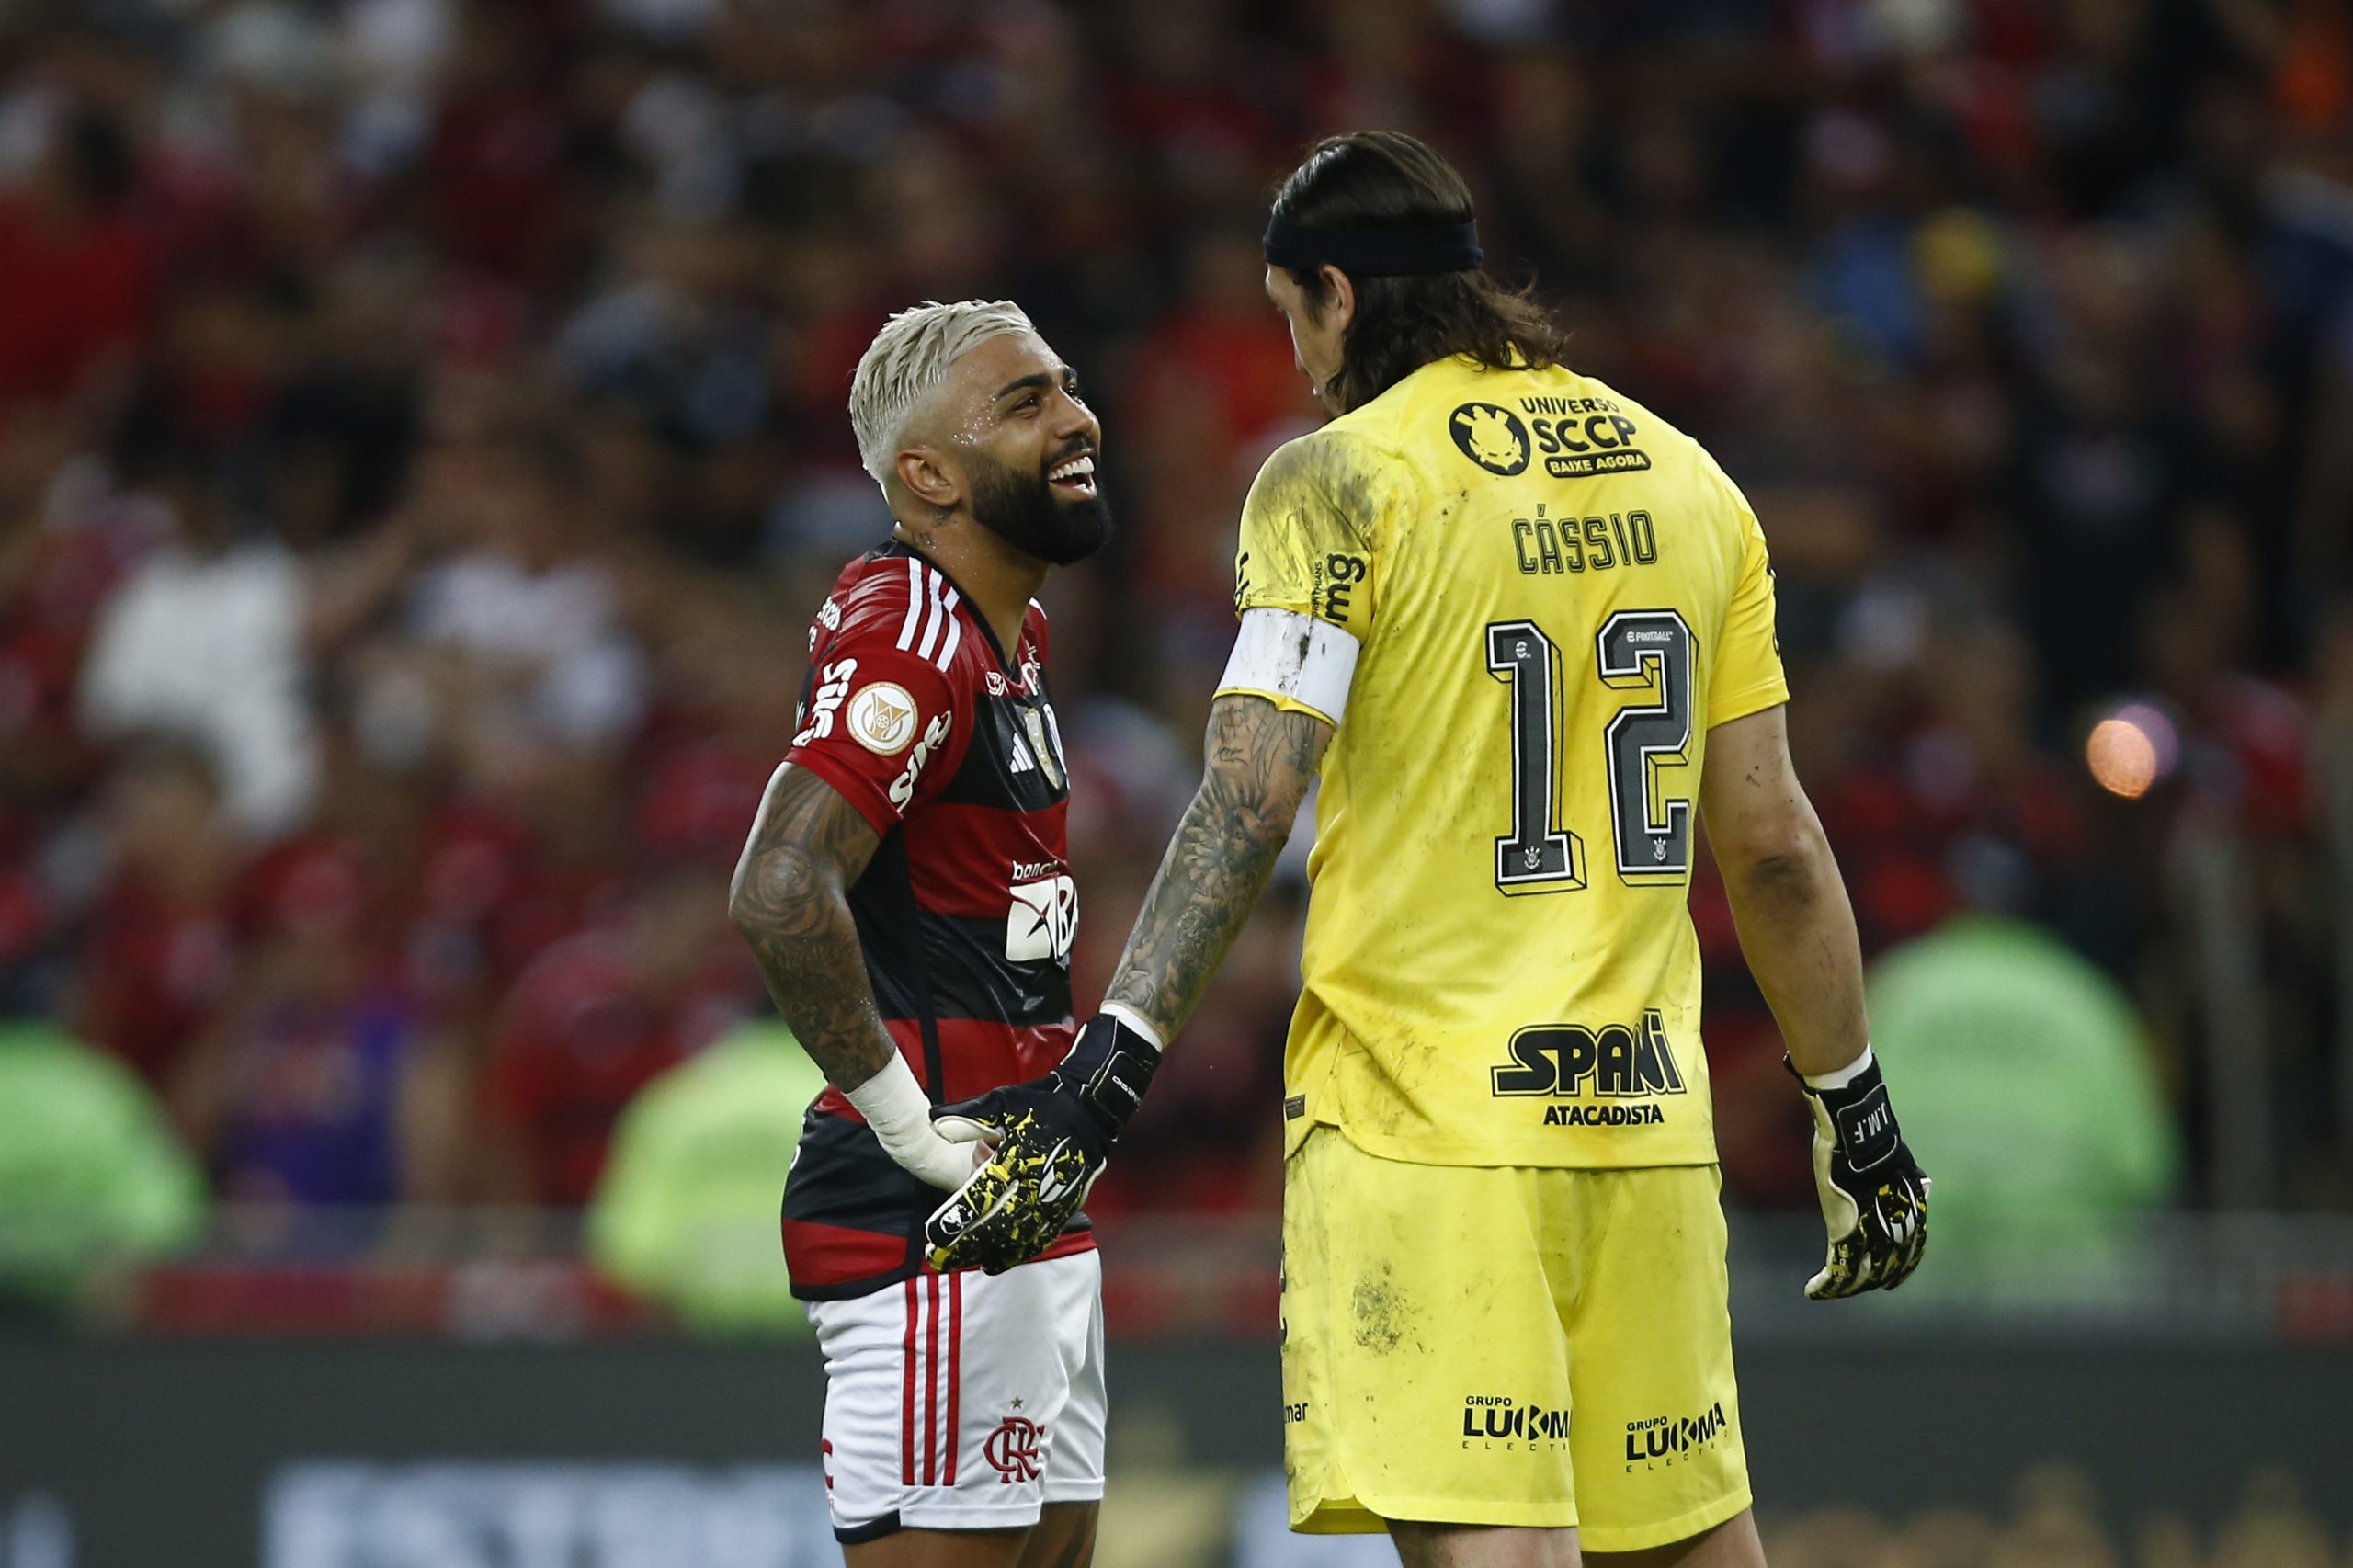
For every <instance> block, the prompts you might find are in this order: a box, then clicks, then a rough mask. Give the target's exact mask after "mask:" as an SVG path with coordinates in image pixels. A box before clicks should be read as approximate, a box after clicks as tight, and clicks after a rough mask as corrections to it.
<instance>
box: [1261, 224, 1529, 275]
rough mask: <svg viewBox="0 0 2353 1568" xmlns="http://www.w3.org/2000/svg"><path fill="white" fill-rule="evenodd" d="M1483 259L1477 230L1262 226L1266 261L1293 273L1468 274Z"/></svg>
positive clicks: (1473, 226) (1472, 226)
mask: <svg viewBox="0 0 2353 1568" xmlns="http://www.w3.org/2000/svg"><path fill="white" fill-rule="evenodd" d="M1485 259H1486V253H1485V252H1483V251H1482V250H1481V249H1480V248H1479V225H1478V222H1477V221H1476V220H1473V221H1472V222H1467V223H1426V224H1422V225H1420V226H1418V227H1415V228H1411V229H1312V228H1309V227H1308V226H1307V225H1306V224H1304V223H1292V222H1285V221H1284V220H1282V219H1280V218H1270V219H1268V220H1267V263H1268V264H1269V265H1270V266H1274V267H1290V268H1291V269H1293V270H1294V271H1298V272H1313V271H1314V270H1315V269H1316V268H1317V267H1324V266H1326V265H1329V266H1332V267H1338V268H1339V269H1340V270H1341V271H1343V272H1345V273H1347V274H1348V275H1349V276H1350V277H1352V278H1387V277H1404V276H1406V275H1408V274H1415V273H1425V272H1470V271H1473V270H1475V269H1476V268H1477V267H1479V266H1480V265H1481V263H1483V261H1484V260H1485Z"/></svg>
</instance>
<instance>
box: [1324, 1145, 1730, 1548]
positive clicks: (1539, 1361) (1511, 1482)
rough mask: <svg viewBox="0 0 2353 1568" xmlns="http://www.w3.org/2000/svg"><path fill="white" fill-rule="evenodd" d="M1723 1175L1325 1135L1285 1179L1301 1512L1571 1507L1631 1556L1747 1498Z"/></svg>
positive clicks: (1510, 1520)
mask: <svg viewBox="0 0 2353 1568" xmlns="http://www.w3.org/2000/svg"><path fill="white" fill-rule="evenodd" d="M1721 1187H1722V1178H1721V1177H1720V1176H1718V1174H1717V1171H1716V1167H1715V1166H1713V1165H1666V1166H1652V1167H1644V1168H1638V1169H1622V1170H1541V1169H1531V1168H1527V1167H1519V1166H1511V1167H1502V1168H1485V1167H1478V1166H1468V1165H1408V1164H1405V1163H1403V1162H1400V1161H1395V1160H1384V1159H1381V1158H1378V1157H1376V1156H1374V1155H1371V1154H1368V1153H1364V1152H1363V1151H1362V1150H1360V1149H1358V1148H1357V1147H1356V1145H1354V1144H1353V1143H1350V1142H1348V1141H1347V1136H1346V1134H1344V1133H1343V1132H1341V1131H1338V1130H1336V1129H1334V1128H1329V1127H1319V1128H1317V1129H1315V1130H1314V1131H1312V1132H1310V1133H1309V1134H1308V1136H1307V1141H1306V1142H1304V1143H1302V1145H1301V1146H1300V1148H1299V1149H1298V1151H1297V1152H1296V1153H1293V1154H1292V1155H1291V1157H1290V1160H1289V1161H1288V1162H1287V1163H1286V1165H1285V1167H1284V1182H1283V1351H1282V1355H1283V1435H1284V1441H1283V1460H1284V1470H1285V1471H1286V1472H1287V1473H1288V1474H1289V1476H1290V1518H1291V1528H1294V1529H1299V1530H1305V1531H1310V1532H1315V1533H1338V1532H1343V1531H1370V1530H1379V1529H1381V1528H1385V1527H1384V1521H1385V1520H1388V1519H1412V1520H1421V1521H1426V1522H1430V1523H1438V1524H1471V1525H1522V1526H1536V1527H1562V1526H1571V1525H1574V1526H1575V1527H1577V1528H1578V1529H1579V1531H1580V1534H1581V1544H1582V1545H1583V1546H1584V1547H1585V1548H1586V1550H1587V1551H1637V1550H1640V1549H1642V1548H1643V1547H1651V1546H1660V1545H1664V1544H1665V1543H1667V1542H1669V1541H1676V1540H1684V1539H1686V1538H1687V1537H1689V1536H1694V1535H1697V1534H1699V1532H1701V1531H1703V1530H1706V1529H1709V1528H1712V1527H1713V1526H1716V1525H1719V1524H1722V1522H1723V1521H1724V1520H1726V1519H1729V1518H1731V1517H1733V1516H1734V1515H1736V1514H1738V1513H1739V1512H1740V1511H1741V1510H1742V1509H1743V1508H1745V1507H1747V1506H1748V1503H1749V1490H1748V1464H1747V1460H1746V1457H1745V1454H1744V1453H1743V1451H1742V1449H1741V1441H1740V1403H1739V1401H1738V1399H1737V1398H1736V1397H1735V1395H1734V1392H1733V1370H1732V1320H1731V1317H1730V1315H1729V1313H1728V1312H1727V1310H1726V1307H1725V1290H1726V1281H1725V1276H1724V1239H1725V1238H1724V1220H1723V1210H1722V1207H1721V1205H1720V1203H1719V1201H1718V1192H1719V1190H1720V1188H1721Z"/></svg>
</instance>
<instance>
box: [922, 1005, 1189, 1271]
mask: <svg viewBox="0 0 2353 1568" xmlns="http://www.w3.org/2000/svg"><path fill="white" fill-rule="evenodd" d="M1159 1066H1160V1045H1159V1042H1158V1041H1157V1040H1154V1038H1153V1037H1152V1036H1151V1035H1150V1034H1149V1033H1147V1032H1146V1030H1145V1029H1144V1028H1142V1020H1141V1019H1137V1018H1135V1017H1134V1015H1132V1014H1128V1015H1126V1016H1124V1017H1123V1016H1120V1015H1119V1014H1113V1013H1109V1012H1105V1013H1100V1014H1097V1016H1096V1017H1093V1018H1092V1019H1089V1020H1088V1022H1087V1024H1086V1028H1082V1029H1080V1030H1079V1031H1078V1039H1077V1040H1075V1041H1074V1042H1073V1044H1072V1046H1071V1048H1070V1054H1069V1055H1068V1056H1065V1057H1063V1062H1062V1065H1061V1066H1059V1067H1057V1068H1055V1069H1054V1070H1053V1071H1052V1072H1051V1073H1049V1074H1046V1075H1045V1076H1044V1077H1042V1078H1033V1079H1031V1080H1030V1081H1029V1083H1026V1084H1009V1085H1006V1086H1005V1087H1004V1088H1001V1089H992V1090H990V1091H989V1092H988V1093H987V1094H985V1095H983V1096H980V1097H979V1098H978V1099H973V1100H966V1101H964V1102H962V1103H961V1104H959V1105H952V1106H947V1107H944V1108H941V1110H940V1111H939V1113H938V1118H937V1120H936V1123H935V1125H937V1126H938V1128H939V1130H940V1132H941V1134H942V1135H943V1136H945V1137H949V1138H951V1139H969V1138H970V1137H972V1136H977V1135H979V1134H981V1133H982V1132H983V1131H986V1132H989V1133H993V1134H995V1135H996V1136H997V1137H998V1138H999V1139H1000V1140H1001V1142H999V1143H998V1144H997V1147H996V1151H995V1154H994V1155H993V1156H992V1157H991V1159H990V1160H989V1162H988V1164H986V1165H983V1166H982V1167H981V1168H980V1169H979V1170H978V1171H975V1172H974V1173H973V1174H972V1177H971V1179H970V1180H968V1181H966V1182H965V1183H964V1185H963V1186H961V1187H958V1188H957V1189H956V1191H955V1192H954V1193H952V1194H950V1195H949V1199H948V1201H947V1202H945V1203H942V1204H941V1205H940V1206H939V1207H938V1209H936V1210H933V1211H932V1215H931V1218H930V1220H929V1221H927V1222H926V1224H925V1226H924V1234H925V1237H926V1239H927V1240H928V1241H929V1242H930V1243H931V1262H932V1267H935V1268H968V1267H978V1268H981V1269H983V1270H984V1271H986V1272H987V1273H990V1274H1002V1273H1004V1272H1005V1271H1006V1269H1008V1268H1011V1267H1015V1266H1017V1265H1018V1264H1023V1263H1027V1262H1029V1260H1030V1259H1031V1258H1033V1257H1035V1256H1038V1255H1039V1254H1040V1253H1041V1252H1043V1251H1045V1250H1046V1248H1047V1247H1049V1246H1051V1245H1052V1244H1053V1243H1054V1239H1055V1238H1056V1237H1058V1236H1060V1235H1061V1234H1062V1233H1063V1226H1064V1225H1067V1224H1069V1223H1070V1221H1071V1216H1073V1215H1074V1214H1076V1213H1077V1212H1078V1206H1079V1205H1080V1204H1082V1203H1084V1202H1086V1194H1087V1192H1088V1190H1089V1189H1090V1188H1092V1187H1094V1185H1095V1178H1096V1177H1097V1176H1101V1175H1102V1174H1103V1166H1104V1163H1105V1162H1106V1161H1108V1159H1109V1158H1110V1154H1111V1147H1112V1145H1113V1144H1115V1143H1117V1142H1119V1141H1120V1133H1121V1132H1122V1131H1125V1130H1126V1128H1127V1125H1128V1118H1130V1117H1131V1116H1133V1115H1134V1114H1135V1111H1136V1107H1137V1106H1138V1105H1139V1104H1141V1103H1142V1099H1143V1092H1144V1090H1145V1089H1146V1088H1148V1087H1149V1086H1150V1085H1151V1084H1152V1075H1153V1074H1154V1071H1155V1070H1157V1069H1158V1067H1159Z"/></svg>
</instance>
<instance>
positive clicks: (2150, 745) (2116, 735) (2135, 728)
mask: <svg viewBox="0 0 2353 1568" xmlns="http://www.w3.org/2000/svg"><path fill="white" fill-rule="evenodd" d="M2180 753H2181V746H2180V741H2179V738H2178V737H2177V735H2176V733H2175V732H2174V727H2173V722H2172V721H2171V720H2170V719H2167V718H2166V717H2165V715H2164V714H2163V713H2161V712H2159V711H2158V710H2156V709H2154V708H2152V707H2150V706H2149V705H2148V704H2146V703H2143V702H2131V703H2127V704H2125V705H2124V706H2123V707H2121V708H2119V709H2118V710H2116V711H2115V712H2113V713H2111V714H2109V716H2108V717H2107V718H2105V719H2102V720H2101V721H2100V722H2098V723H2097V724H2094V725H2093V726H2092V732H2091V733H2090V734H2089V735H2088V736H2086V738H2085V741H2084V764H2085V766H2086V767H2089V768H2090V769H2091V775H2092V782H2094V783H2095V784H2097V785H2098V786H2099V787H2100V788H2101V789H2103V790H2107V791H2108V792H2109V794H2111V795H2115V796H2119V797H2120V798H2121V799H2124V800H2127V801H2137V800H2139V799H2140V798H2141V797H2142V796H2143V795H2145V794H2147V793H2148V792H2149V791H2150V790H2152V789H2154V787H2155V786H2156V784H2157V782H2158V781H2159V780H2160V779H2162V778H2165V776H2166V775H2167V774H2169V773H2171V772H2172V771H2173V767H2174V763H2175V762H2176V761H2177V760H2178V758H2179V756H2180Z"/></svg>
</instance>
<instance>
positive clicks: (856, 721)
mask: <svg viewBox="0 0 2353 1568" xmlns="http://www.w3.org/2000/svg"><path fill="white" fill-rule="evenodd" d="M809 646H810V668H809V677H808V680H807V683H806V684H805V685H804V686H803V687H802V688H801V706H800V709H799V712H798V716H797V723H798V726H799V733H796V734H795V735H794V736H793V737H792V748H791V750H790V752H788V753H787V754H786V760H787V761H789V762H790V763H791V764H792V765H793V766H794V767H804V768H807V769H808V770H809V771H810V772H812V773H814V774H816V775H817V776H818V777H819V778H823V779H824V780H825V782H826V783H828V784H830V785H832V786H833V787H834V788H835V790H839V791H840V792H841V794H842V796H843V798H844V799H846V800H847V801H849V802H850V804H852V805H853V806H855V807H857V808H858V812H860V813H861V814H862V815H863V816H864V817H865V818H866V820H867V821H868V822H869V823H870V824H873V827H874V830H875V832H877V833H879V834H881V835H882V843H881V847H880V848H878V849H877V850H876V851H875V854H874V858H873V859H872V860H871V861H870V862H869V864H868V865H867V868H866V871H865V874H864V875H862V876H861V877H859V878H858V882H857V884H856V885H855V886H853V887H852V888H851V889H850V891H849V906H850V912H851V914H852V915H854V916H855V917H856V919H857V922H858V941H859V944H860V945H861V946H862V947H863V948H864V949H865V954H866V972H867V976H868V978H869V979H870V981H872V983H873V985H874V999H875V1002H876V1003H877V1005H878V1006H880V1007H881V1012H882V1017H883V1020H884V1022H885V1023H886V1024H887V1025H888V1026H889V1028H890V1030H891V1036H892V1039H893V1040H896V1041H897V1042H898V1047H899V1050H900V1051H901V1053H902V1054H904V1056H905V1057H906V1059H907V1064H908V1065H909V1066H910V1067H911V1068H913V1069H914V1071H915V1077H916V1078H917V1080H918V1081H920V1082H921V1083H922V1084H923V1085H924V1087H925V1090H926V1092H927V1093H928V1094H929V1095H930V1096H931V1098H932V1103H934V1104H935V1105H943V1104H948V1103H949V1102H952V1101H956V1100H962V1099H969V1098H971V1097H972V1096H975V1095H980V1094H984V1093H986V1092H987V1091H988V1090H990V1089H993V1088H996V1087H998V1086H999V1085H1005V1084H1015V1083H1020V1082H1022V1081H1023V1080H1025V1079H1029V1078H1034V1077H1036V1076H1038V1075H1039V1074H1041V1073H1044V1072H1045V1071H1047V1070H1048V1069H1049V1068H1051V1067H1052V1066H1054V1065H1055V1064H1056V1063H1057V1062H1060V1061H1061V1060H1062V1059H1063V1055H1064V1054H1065V1053H1066V1052H1067V1051H1069V1049H1070V1043H1071V1039H1072V1036H1073V1034H1074V1031H1075V1026H1074V1023H1073V1020H1072V1017H1071V994H1070V949H1071V940H1072V937H1073V936H1074V934H1075V932H1076V930H1077V926H1078V895H1077V890H1076V888H1075V887H1074V884H1073V882H1072V881H1071V874H1070V864H1069V861H1068V860H1067V859H1066V858H1065V845H1066V838H1065V822H1066V818H1067V816H1068V813H1069V801H1070V786H1069V772H1068V769H1067V768H1066V767H1065V766H1064V764H1063V746H1062V735H1061V733H1060V732H1059V731H1058V730H1057V729H1056V727H1055V722H1054V710H1053V705H1052V703H1051V700H1050V699H1049V696H1048V693H1047V689H1046V616H1045V612H1044V611H1043V610H1041V609H1040V608H1038V607H1037V605H1036V604H1035V603H1032V604H1031V605H1030V607H1029V612H1028V614H1027V615H1026V616H1025V617H1024V618H1023V620H1022V627H1021V639H1020V642H1019V643H1018V644H1017V646H1016V647H1014V648H1011V649H1003V648H1000V647H998V646H997V642H996V638H995V634H994V633H993V632H992V631H990V629H989V626H988V623H987V622H986V621H985V620H984V619H982V617H981V616H980V614H979V613H978V612H977V611H976V610H974V609H973V608H972V607H971V606H969V605H968V604H967V603H966V602H965V599H964V596H963V594H962V593H961V592H960V591H959V590H958V589H957V587H956V585H955V584H954V583H953V582H951V581H950V580H949V577H948V575H947V574H946V573H944V572H941V571H940V570H939V569H938V567H936V566H934V565H932V564H931V563H930V562H926V560H924V559H923V558H922V557H921V556H919V555H917V554H915V552H914V551H911V550H909V549H907V548H906V547H905V546H904V545H901V544H897V543H892V544H890V545H887V546H885V547H884V548H882V549H881V550H878V551H874V552H872V553H871V554H869V555H867V556H864V557H863V558H861V559H859V560H858V561H855V562H851V563H850V565H849V566H848V567H847V568H846V569H845V570H844V571H843V573H842V574H841V576H840V577H839V578H838V579H837V580H836V581H835V584H834V588H833V592H832V593H831V594H830V595H829V596H827V597H826V599H825V602H824V607H823V608H820V609H819V611H818V612H817V620H816V624H815V625H814V626H813V627H812V628H811V630H810V644H809ZM945 1196H946V1195H945V1194H943V1193H940V1192H937V1191H935V1190H933V1189H932V1188H930V1187H926V1186H924V1185H923V1184H922V1183H920V1182H918V1181H917V1180H915V1177H913V1176H909V1175H908V1174H907V1173H906V1172H904V1171H903V1170H901V1169H900V1168H899V1166H898V1165H896V1164H895V1163H894V1162H893V1161H892V1159H891V1157H890V1156H889V1155H888V1154H885V1153H883V1152H882V1147H881V1144H880V1143H879V1142H876V1141H875V1138H874V1134H873V1133H872V1132H870V1131H868V1129H867V1126H866V1123H865V1121H864V1120H863V1119H861V1118H860V1117H859V1116H858V1111H857V1109H856V1108H854V1107H852V1106H851V1105H850V1103H849V1101H848V1099H847V1097H846V1096H843V1095H842V1094H841V1092H840V1091H839V1090H838V1089H832V1088H829V1089H827V1090H826V1091H825V1092H824V1094H823V1095H821V1096H819V1097H818V1099H817V1101H816V1103H815V1104H813V1105H812V1106H811V1107H810V1108H809V1114H808V1116H807V1118H806V1119H805V1120H804V1121H803V1123H802V1126H801V1148H800V1152H799V1153H797V1154H796V1155H795V1156H794V1158H793V1165H792V1175H791V1176H790V1179H789V1180H788V1181H787V1183H786V1185H785V1194H784V1251H785V1261H786V1263H787V1265H788V1267H790V1271H791V1276H792V1291H793V1294H794V1295H796V1296H800V1297H801V1298H803V1299H804V1300H824V1299H832V1298H838V1297H844V1296H858V1295H864V1294H866V1293H867V1292H869V1291H870V1290H880V1289H881V1288H882V1287H883V1286H886V1285H891V1284H895V1283H897V1282H898V1281H900V1280H903V1279H906V1278H911V1277H912V1276H914V1275H915V1274H917V1273H920V1272H922V1271H923V1270H925V1269H926V1268H928V1267H930V1266H929V1265H928V1264H927V1263H926V1262H925V1260H924V1240H923V1222H924V1220H925V1218H926V1216H927V1215H929V1214H930V1212H931V1210H933V1209H934V1208H936V1207H937V1206H938V1203H939V1201H940V1200H941V1199H942V1198H944V1197H945ZM1094 1244H1095V1243H1094V1237H1093V1236H1092V1234H1090V1233H1089V1232H1088V1230H1087V1226H1086V1219H1085V1217H1084V1216H1082V1217H1080V1218H1079V1219H1078V1220H1076V1221H1074V1222H1073V1225H1072V1228H1071V1230H1070V1232H1069V1233H1066V1234H1065V1235H1064V1236H1063V1239H1062V1240H1061V1241H1060V1242H1057V1243H1056V1244H1054V1246H1053V1247H1051V1248H1050V1249H1049V1250H1048V1252H1047V1254H1046V1255H1045V1256H1060V1255H1062V1254H1063V1253H1068V1252H1078V1251H1084V1250H1086V1248H1089V1247H1092V1246H1093V1245H1094Z"/></svg>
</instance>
